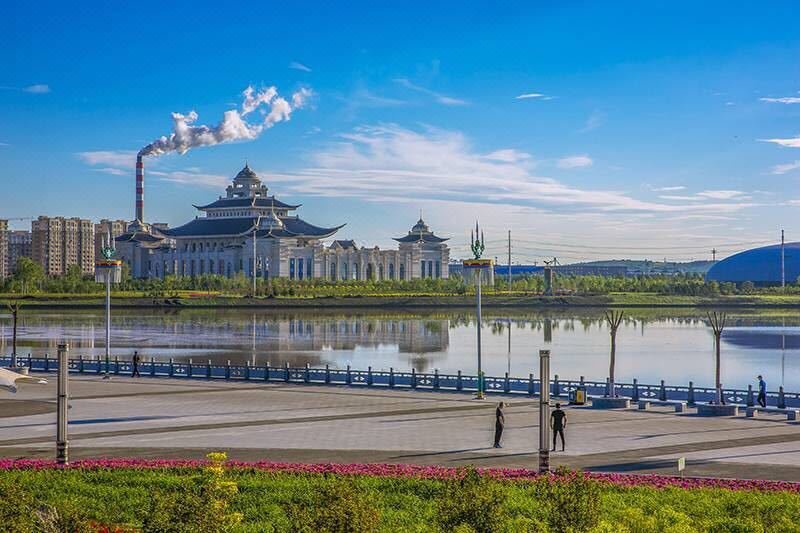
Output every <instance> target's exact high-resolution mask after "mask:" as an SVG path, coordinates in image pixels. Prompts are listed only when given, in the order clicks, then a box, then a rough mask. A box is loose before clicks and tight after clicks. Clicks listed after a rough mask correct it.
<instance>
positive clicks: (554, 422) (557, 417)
mask: <svg viewBox="0 0 800 533" xmlns="http://www.w3.org/2000/svg"><path fill="white" fill-rule="evenodd" d="M550 427H551V428H552V429H553V451H556V437H558V436H560V437H561V451H562V452H563V451H564V447H565V446H566V443H565V442H564V428H566V427H567V414H566V413H565V412H564V411H562V410H561V404H560V403H557V404H556V409H555V411H553V412H552V413H551V414H550Z"/></svg>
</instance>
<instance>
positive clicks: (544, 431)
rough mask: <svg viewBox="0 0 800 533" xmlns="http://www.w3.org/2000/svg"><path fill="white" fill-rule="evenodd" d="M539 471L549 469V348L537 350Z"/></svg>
mask: <svg viewBox="0 0 800 533" xmlns="http://www.w3.org/2000/svg"><path fill="white" fill-rule="evenodd" d="M539 383H540V385H541V387H540V391H539V473H540V474H542V473H546V472H549V471H550V350H539Z"/></svg>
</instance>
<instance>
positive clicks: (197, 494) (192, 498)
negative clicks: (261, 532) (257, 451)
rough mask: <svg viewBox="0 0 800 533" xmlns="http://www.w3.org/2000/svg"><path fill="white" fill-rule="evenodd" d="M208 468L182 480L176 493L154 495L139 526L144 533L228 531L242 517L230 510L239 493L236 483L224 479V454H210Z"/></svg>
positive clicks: (212, 532) (225, 457)
mask: <svg viewBox="0 0 800 533" xmlns="http://www.w3.org/2000/svg"><path fill="white" fill-rule="evenodd" d="M207 457H208V459H209V460H210V461H211V465H209V466H207V467H206V468H205V469H203V473H202V474H201V475H199V476H195V477H193V478H190V479H187V480H182V481H181V482H180V483H179V485H178V489H179V490H177V491H172V492H168V493H167V492H163V491H161V492H157V493H155V494H154V495H153V498H152V499H151V501H150V508H149V509H148V512H147V514H146V516H145V518H144V521H143V523H142V531H144V532H145V533H147V532H153V533H172V532H175V533H179V532H192V533H195V532H196V533H206V532H207V533H214V532H219V531H230V530H231V529H232V528H233V527H234V526H236V525H237V524H239V523H240V522H241V521H242V515H241V514H239V513H232V512H230V511H229V506H230V502H231V500H232V499H233V498H234V496H235V495H236V493H237V492H238V488H237V486H236V483H235V482H232V481H226V480H225V477H224V476H225V468H224V463H225V460H226V459H227V456H226V455H225V454H224V453H210V454H208V456H207Z"/></svg>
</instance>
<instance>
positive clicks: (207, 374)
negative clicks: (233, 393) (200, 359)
mask: <svg viewBox="0 0 800 533" xmlns="http://www.w3.org/2000/svg"><path fill="white" fill-rule="evenodd" d="M206 378H208V379H211V359H209V360H208V362H207V363H206Z"/></svg>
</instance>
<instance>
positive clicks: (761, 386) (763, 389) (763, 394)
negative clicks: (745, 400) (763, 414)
mask: <svg viewBox="0 0 800 533" xmlns="http://www.w3.org/2000/svg"><path fill="white" fill-rule="evenodd" d="M756 401H757V402H758V405H760V406H761V407H766V406H767V382H766V381H764V378H763V377H762V376H761V374H759V375H758V399H757V400H756Z"/></svg>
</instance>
